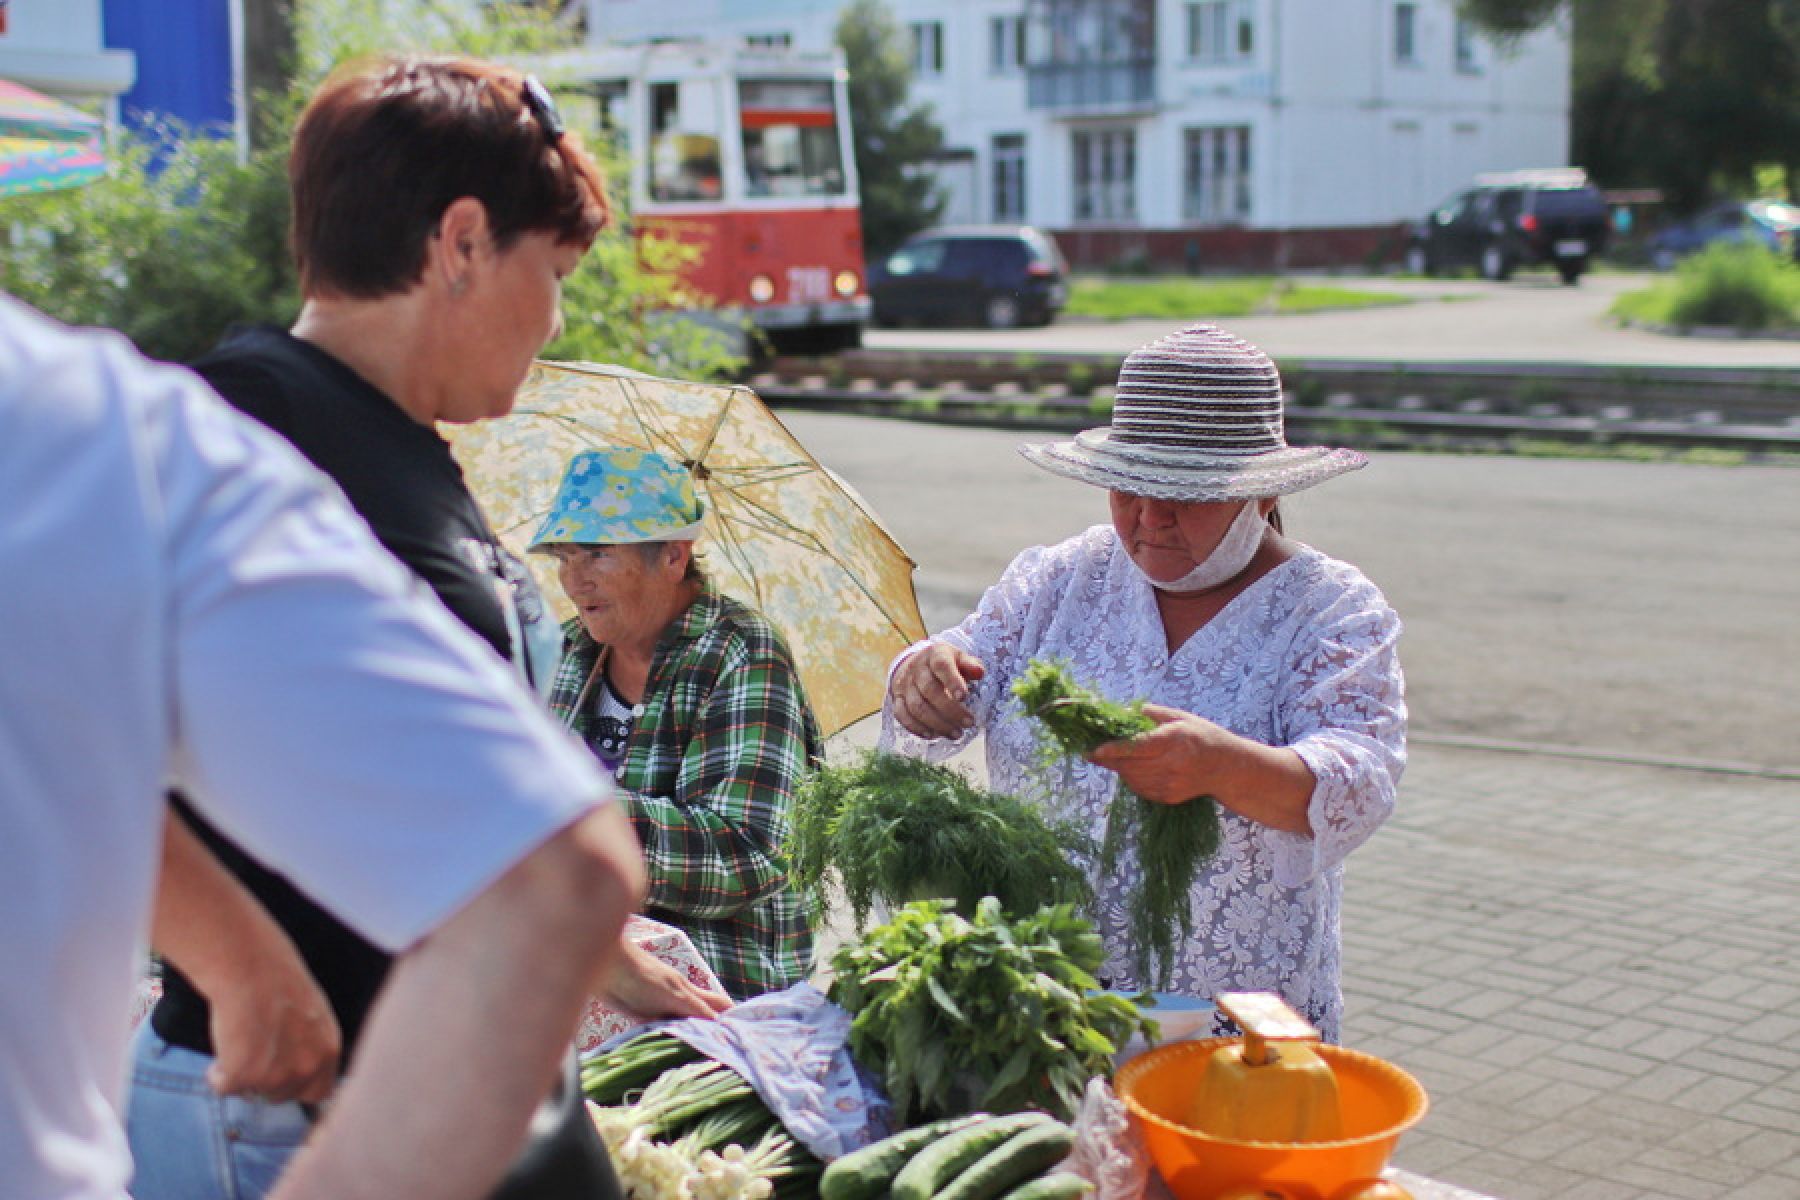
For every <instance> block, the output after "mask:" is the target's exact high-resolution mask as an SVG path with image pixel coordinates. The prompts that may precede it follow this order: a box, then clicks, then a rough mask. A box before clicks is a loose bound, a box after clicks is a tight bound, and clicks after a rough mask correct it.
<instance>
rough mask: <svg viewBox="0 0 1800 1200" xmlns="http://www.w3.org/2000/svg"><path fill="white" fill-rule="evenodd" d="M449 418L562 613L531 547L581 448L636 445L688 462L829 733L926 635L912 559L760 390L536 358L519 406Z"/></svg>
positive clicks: (458, 447)
mask: <svg viewBox="0 0 1800 1200" xmlns="http://www.w3.org/2000/svg"><path fill="white" fill-rule="evenodd" d="M443 432H444V434H445V435H446V436H447V437H448V438H449V439H450V443H451V449H452V451H453V452H454V454H455V455H456V458H457V461H458V462H460V463H461V464H462V468H463V472H464V474H465V475H466V476H467V478H468V482H469V487H470V489H471V490H472V491H473V492H474V493H475V497H476V499H477V500H479V501H480V502H481V505H482V507H483V508H484V509H485V510H486V511H487V514H488V519H489V520H490V521H492V522H493V525H494V531H495V533H497V534H498V535H499V536H500V539H501V540H502V541H503V542H505V543H506V545H507V546H508V548H510V549H511V550H512V551H513V552H514V553H516V554H519V555H521V556H523V557H525V560H526V561H527V562H528V563H530V565H531V568H532V571H533V572H534V573H535V574H536V576H537V580H538V583H539V585H540V586H541V587H542V588H543V589H544V595H545V597H546V599H547V600H549V602H550V604H551V606H552V607H553V608H554V609H555V610H556V612H557V613H558V615H559V616H560V617H562V618H564V619H566V618H568V617H569V616H571V615H572V614H573V609H572V608H571V607H570V606H569V604H568V601H567V599H566V598H565V597H564V596H563V594H562V589H561V588H560V587H559V586H558V585H557V582H556V571H555V564H554V562H553V561H550V560H547V559H546V558H545V557H544V556H542V555H529V556H525V554H524V551H525V544H526V542H527V541H529V540H530V537H531V534H532V532H533V531H534V530H535V529H536V528H537V525H538V523H539V522H540V521H541V520H542V519H543V517H544V515H545V514H546V513H547V512H548V511H549V510H550V504H551V501H552V499H553V498H554V496H555V494H556V485H557V482H558V481H559V480H560V479H561V478H562V472H563V468H564V467H565V466H566V465H567V464H568V461H569V459H570V457H571V456H573V455H574V454H575V453H576V452H577V451H579V450H585V449H590V448H595V447H601V446H638V447H642V448H644V449H647V450H655V451H657V452H658V453H661V454H663V455H666V456H667V457H669V458H672V459H675V460H676V461H678V462H681V463H685V464H687V465H688V466H689V467H691V468H692V469H693V472H694V480H695V486H696V488H697V489H698V490H699V492H700V498H701V500H702V501H704V502H705V504H706V529H705V532H704V533H703V534H702V537H701V540H700V550H701V553H702V562H703V563H704V564H705V566H706V568H707V570H708V572H709V573H710V575H711V576H712V578H713V580H714V582H715V583H716V584H717V585H718V586H719V588H720V589H721V590H722V591H725V592H728V593H730V594H732V595H734V596H737V597H738V598H740V599H742V600H744V601H745V602H747V603H749V604H751V605H753V606H755V607H756V608H757V609H758V610H759V611H761V612H762V614H763V615H764V616H766V617H767V618H768V619H769V620H770V622H771V623H773V624H774V625H775V627H776V628H777V629H778V630H780V631H781V634H782V636H783V637H784V638H786V639H787V643H788V647H789V649H791V650H792V651H793V653H794V658H795V661H796V664H797V665H798V667H799V670H800V680H801V682H802V683H803V684H804V685H805V687H806V694H807V697H808V698H809V699H810V700H811V701H812V706H813V712H814V714H815V715H816V716H817V717H818V720H819V726H820V728H821V729H823V730H824V732H825V734H826V735H827V736H829V735H830V734H833V733H836V732H837V731H838V730H840V729H842V728H844V727H845V726H846V725H849V724H850V723H851V722H853V721H856V720H859V719H860V718H862V717H865V716H867V715H869V714H870V713H872V712H875V711H877V710H878V709H879V708H880V707H881V694H882V689H883V685H884V683H885V680H886V673H887V666H888V663H889V662H891V661H892V660H893V657H894V655H895V654H897V653H899V651H900V650H901V649H903V648H904V647H906V646H907V645H909V644H911V643H912V642H913V641H916V640H917V639H919V638H922V637H924V636H925V626H924V622H923V621H922V620H921V619H920V617H919V605H918V600H917V598H916V597H915V595H914V594H913V585H912V571H913V567H914V565H915V564H914V563H913V561H912V559H911V558H909V557H907V555H906V552H905V551H904V550H902V549H901V548H900V546H899V544H898V543H896V542H895V541H894V539H893V537H892V536H891V535H890V534H889V533H888V532H887V530H886V529H885V528H883V527H882V524H881V521H880V519H879V518H878V517H876V516H875V514H874V513H873V512H872V511H870V509H869V508H868V507H867V506H866V505H865V504H864V503H863V501H862V499H861V497H859V496H858V495H856V493H855V492H854V491H852V490H851V488H850V487H849V485H848V484H846V483H844V482H843V481H842V480H841V479H839V478H838V477H837V476H835V475H834V474H832V473H831V471H829V470H828V469H827V468H826V467H824V466H823V465H821V464H820V463H819V462H818V460H817V459H815V458H813V456H812V455H811V454H809V453H807V451H806V448H805V447H804V446H802V445H801V444H800V442H799V441H798V440H797V439H796V438H795V437H794V435H793V434H791V433H789V432H788V430H787V428H786V427H785V426H783V425H782V424H781V422H780V421H779V420H777V419H776V417H775V415H774V414H773V413H771V412H770V411H769V410H768V409H767V408H766V407H764V405H763V403H762V401H761V400H759V399H757V397H756V394H755V393H754V392H752V391H751V390H750V389H749V388H746V387H732V386H725V385H720V384H703V383H685V382H681V381H678V380H672V379H658V378H656V377H654V376H650V375H643V374H639V373H638V372H635V371H629V370H625V369H624V368H621V367H609V366H598V365H594V364H590V363H539V364H537V366H536V367H534V368H533V369H532V372H531V375H530V376H529V377H528V378H527V379H526V381H525V386H524V387H523V388H522V389H521V390H520V392H519V399H518V403H517V405H516V406H515V407H514V409H513V412H512V414H511V415H510V416H506V417H501V418H499V419H497V420H492V421H480V422H477V423H475V424H473V425H464V426H457V427H446V428H445V429H444V431H443Z"/></svg>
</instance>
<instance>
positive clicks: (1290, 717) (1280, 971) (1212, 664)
mask: <svg viewBox="0 0 1800 1200" xmlns="http://www.w3.org/2000/svg"><path fill="white" fill-rule="evenodd" d="M1399 637H1400V619H1399V617H1398V616H1396V615H1395V613H1394V611H1393V609H1391V608H1389V607H1388V605H1387V601H1386V600H1385V599H1383V597H1382V595H1381V592H1380V591H1379V590H1378V589H1377V588H1376V587H1375V585H1374V584H1373V583H1371V582H1369V580H1368V579H1367V578H1365V577H1364V576H1363V574H1362V573H1361V572H1360V571H1358V570H1357V569H1356V568H1355V567H1352V566H1350V565H1348V564H1347V563H1342V562H1338V561H1336V560H1334V559H1331V558H1327V557H1326V556H1325V555H1323V554H1321V553H1319V552H1318V551H1317V550H1313V549H1311V548H1310V547H1303V548H1302V549H1301V551H1300V553H1298V554H1297V555H1295V556H1294V557H1293V558H1291V559H1289V560H1288V561H1287V562H1285V563H1283V564H1282V565H1281V566H1279V567H1277V568H1276V569H1275V570H1273V571H1271V572H1270V573H1269V574H1267V575H1265V576H1264V577H1263V578H1261V579H1259V580H1257V582H1256V583H1254V584H1252V585H1251V586H1250V587H1249V588H1248V589H1246V590H1245V591H1244V592H1243V593H1242V594H1241V595H1239V596H1237V597H1236V598H1235V599H1234V600H1232V602H1231V603H1230V604H1229V605H1227V606H1226V608H1225V609H1224V611H1222V612H1221V613H1219V615H1218V616H1216V617H1214V618H1213V619H1212V620H1211V621H1210V622H1208V623H1207V624H1206V625H1205V626H1204V627H1202V628H1201V629H1200V630H1199V631H1198V632H1197V633H1195V634H1194V635H1193V636H1192V637H1191V638H1189V639H1188V641H1187V643H1186V644H1185V645H1183V646H1182V647H1181V648H1180V649H1179V650H1177V651H1176V652H1175V653H1174V654H1172V655H1171V654H1168V653H1166V652H1165V646H1166V640H1165V638H1164V635H1163V630H1162V622H1161V619H1160V617H1159V616H1158V614H1157V611H1156V604H1155V600H1154V598H1153V595H1152V592H1151V588H1150V585H1149V584H1148V583H1147V582H1146V581H1145V579H1144V577H1143V576H1142V575H1141V574H1140V573H1139V572H1138V570H1137V568H1136V567H1135V566H1134V565H1133V564H1132V562H1131V560H1130V559H1129V557H1127V555H1126V553H1125V551H1124V549H1123V547H1122V546H1121V545H1120V543H1119V539H1118V536H1117V535H1116V534H1115V533H1114V532H1113V530H1112V527H1111V526H1109V525H1096V526H1095V527H1093V528H1092V529H1089V530H1088V531H1087V532H1086V533H1083V534H1080V535H1078V536H1076V537H1073V538H1071V539H1069V540H1068V541H1066V542H1064V543H1062V544H1061V545H1058V546H1051V547H1041V546H1040V547H1036V548H1033V549H1031V550H1027V551H1025V552H1024V553H1023V554H1021V555H1020V556H1019V557H1018V558H1017V559H1015V560H1014V561H1013V563H1012V565H1011V566H1010V567H1008V568H1007V570H1006V573H1005V574H1004V575H1003V576H1002V577H1001V579H1000V581H999V582H998V583H997V584H995V585H994V586H993V587H991V588H989V589H988V591H987V594H986V595H984V596H983V597H982V598H981V605H980V607H979V608H978V609H977V610H976V611H975V613H973V614H972V615H971V616H969V617H968V618H967V619H966V620H964V621H963V623H962V624H961V625H959V626H957V627H956V628H955V629H951V630H948V631H946V632H944V633H942V634H940V635H938V638H939V640H942V641H946V642H950V643H952V644H954V645H957V646H960V647H962V648H963V649H965V650H967V651H968V652H969V653H971V654H973V655H975V656H976V657H977V658H979V659H980V660H981V661H982V662H983V663H984V664H985V665H986V666H987V675H986V677H985V678H983V679H982V680H981V681H980V682H979V683H977V684H976V685H975V687H974V694H973V696H972V699H971V707H972V708H973V710H974V712H975V715H976V719H977V727H976V730H975V731H971V732H970V733H969V734H967V735H965V736H964V737H963V738H961V739H958V740H954V741H952V740H949V739H942V740H929V741H928V740H925V739H922V738H917V737H914V736H913V735H911V734H909V733H907V732H906V731H905V730H904V729H902V728H901V727H900V725H899V724H898V723H897V722H896V721H895V720H894V717H893V712H892V708H891V705H890V706H889V707H888V708H885V709H884V710H883V712H882V734H881V745H882V747H883V748H884V749H891V750H896V751H899V752H901V753H907V754H914V755H920V756H923V757H927V758H930V759H933V760H941V759H944V758H948V757H949V756H950V755H952V754H954V753H956V752H957V751H958V750H960V749H962V748H963V747H964V746H966V745H967V744H968V743H969V741H970V740H972V739H973V738H974V736H975V734H976V733H977V732H982V733H985V734H986V736H987V741H986V752H987V764H988V773H989V782H990V786H992V787H994V788H996V789H997V790H1001V791H1010V792H1013V793H1015V794H1018V795H1032V794H1038V795H1040V796H1041V793H1042V790H1043V788H1042V783H1041V776H1040V775H1039V774H1037V773H1036V772H1035V770H1034V765H1033V755H1034V753H1035V748H1036V742H1035V737H1036V730H1037V726H1036V723H1035V722H1032V721H1030V720H1027V719H1026V718H1025V717H1024V716H1023V715H1022V714H1021V713H1020V711H1019V707H1018V702H1017V701H1016V700H1014V699H1013V697H1012V693H1011V690H1010V689H1011V685H1012V681H1013V680H1014V679H1015V678H1016V677H1017V676H1018V675H1019V673H1020V672H1021V671H1023V670H1024V668H1025V665H1026V664H1027V663H1028V662H1030V661H1031V660H1032V659H1033V658H1039V657H1056V658H1062V659H1065V660H1067V661H1068V662H1069V663H1070V664H1071V665H1072V667H1073V671H1074V674H1075V676H1076V678H1077V679H1078V680H1080V681H1081V682H1082V683H1084V684H1086V685H1087V686H1089V687H1092V688H1095V689H1096V690H1098V691H1100V692H1102V693H1104V694H1105V695H1107V696H1109V697H1111V698H1112V699H1115V700H1121V701H1127V700H1132V699H1137V698H1143V699H1146V700H1150V701H1153V702H1155V703H1158V704H1164V705H1168V706H1170V707H1172V708H1179V709H1182V710H1184V711H1186V712H1191V713H1196V714H1198V715H1200V716H1202V717H1205V718H1207V719H1208V720H1211V721H1214V722H1217V723H1218V724H1220V725H1222V726H1224V727H1225V728H1227V729H1230V730H1231V731H1233V732H1234V733H1237V734H1240V735H1242V736H1244V737H1248V738H1253V739H1255V740H1256V741H1259V742H1263V743H1264V744H1267V745H1272V746H1287V747H1291V748H1292V749H1293V750H1295V751H1296V752H1298V753H1299V755H1300V757H1301V758H1302V759H1304V760H1305V762H1306V765H1307V766H1308V767H1309V768H1311V770H1312V773H1313V775H1314V777H1315V778H1316V779H1317V781H1318V782H1317V784H1316V786H1315V787H1314V789H1313V794H1312V800H1311V803H1310V806H1309V809H1308V815H1309V816H1310V818H1311V824H1312V828H1313V834H1312V836H1310V837H1308V836H1303V835H1300V834H1294V833H1284V832H1282V831H1280V830H1276V829H1271V828H1269V827H1268V826H1266V825H1260V824H1257V823H1255V822H1253V821H1250V820H1249V819H1247V818H1245V817H1240V816H1238V815H1237V814H1235V813H1232V812H1230V811H1228V810H1223V809H1221V818H1222V820H1223V825H1224V840H1223V845H1222V847H1221V849H1220V852H1219V854H1218V855H1217V856H1216V857H1215V858H1214V859H1213V861H1212V862H1211V863H1209V864H1208V865H1207V866H1206V867H1205V868H1203V869H1202V872H1201V876H1200V879H1199V881H1198V882H1197V883H1196V885H1195V887H1194V892H1193V920H1194V931H1195V933H1194V937H1193V939H1192V940H1191V941H1190V942H1189V943H1188V945H1187V947H1186V948H1185V950H1184V952H1183V954H1182V956H1181V960H1180V961H1179V962H1178V963H1177V965H1176V968H1175V972H1174V978H1173V981H1172V986H1173V988H1174V990H1176V991H1178V992H1182V993H1186V994H1190V995H1196V996H1212V995H1215V994H1216V993H1218V992H1220V991H1230V990H1272V991H1278V992H1280V993H1281V994H1282V995H1283V996H1285V997H1286V998H1287V1000H1288V1002H1289V1003H1290V1004H1293V1005H1294V1006H1295V1007H1296V1008H1298V1009H1299V1010H1300V1011H1301V1012H1302V1013H1303V1014H1305V1015H1306V1017H1307V1018H1308V1019H1309V1020H1311V1021H1312V1022H1313V1023H1314V1024H1315V1025H1317V1026H1318V1027H1319V1029H1320V1032H1321V1033H1323V1034H1324V1036H1325V1037H1326V1039H1327V1040H1332V1041H1335V1040H1336V1039H1337V1036H1338V1028H1339V1023H1340V1020H1341V1017H1342V1011H1343V996H1342V993H1341V991H1340V989H1339V984H1338V978H1339V965H1338V962H1339V956H1340V947H1339V936H1338V910H1339V903H1340V899H1341V894H1342V888H1343V864H1344V859H1345V857H1346V856H1347V855H1348V854H1349V853H1350V852H1351V851H1352V850H1354V849H1356V847H1358V846H1360V845H1361V844H1362V843H1363V841H1364V840H1366V839H1367V838H1368V837H1369V835H1370V834H1372V833H1374V832H1375V830H1376V828H1377V827H1378V826H1379V825H1380V824H1381V823H1382V822H1383V821H1384V820H1386V819H1387V817H1388V814H1390V813H1391V812H1392V811H1393V809H1394V793H1395V788H1396V786H1397V785H1398V783H1399V780H1400V773H1401V771H1402V769H1403V768H1404V767H1405V764H1406V704H1405V699H1404V686H1403V683H1402V679H1401V675H1400V661H1399V658H1398V656H1397V654H1396V643H1397V642H1398V640H1399ZM908 653H911V651H908ZM1117 779H1118V777H1117V776H1116V775H1115V774H1114V773H1112V772H1111V771H1106V770H1102V769H1101V768H1099V767H1096V766H1093V765H1092V764H1089V763H1086V762H1080V763H1077V764H1076V765H1075V766H1074V767H1072V768H1070V770H1069V773H1068V774H1066V775H1065V776H1064V777H1063V779H1062V781H1061V782H1062V791H1061V794H1059V795H1057V796H1053V797H1046V798H1044V799H1045V802H1046V804H1047V805H1048V806H1049V807H1050V808H1051V810H1052V811H1053V812H1055V813H1057V814H1058V815H1061V816H1070V817H1074V818H1075V819H1077V820H1079V821H1080V822H1081V823H1082V824H1084V825H1085V826H1086V827H1088V829H1089V830H1090V831H1091V833H1092V834H1093V836H1094V838H1095V840H1096V842H1098V840H1099V837H1100V834H1101V831H1102V830H1103V829H1104V827H1105V823H1106V811H1107V806H1108V805H1109V804H1110V803H1111V801H1112V797H1113V794H1114V789H1115V784H1116V781H1117ZM1136 871H1137V868H1136V866H1135V863H1133V862H1131V861H1130V860H1129V859H1128V860H1127V861H1126V862H1124V864H1123V865H1122V866H1121V868H1120V870H1119V872H1117V873H1116V876H1115V877H1113V878H1108V879H1096V881H1095V890H1096V893H1097V896H1098V900H1099V909H1098V913H1097V918H1098V921H1099V926H1100V932H1101V935H1102V936H1103V937H1104V939H1105V941H1106V945H1107V947H1108V961H1107V965H1106V970H1107V971H1108V973H1109V978H1110V981H1111V984H1112V986H1114V987H1119V988H1126V989H1132V988H1135V987H1137V986H1138V985H1139V981H1137V980H1136V979H1134V978H1133V975H1132V970H1131V965H1130V964H1131V957H1132V955H1131V941H1130V919H1129V917H1128V915H1127V913H1126V911H1125V907H1124V904H1125V899H1124V898H1125V896H1126V895H1127V894H1129V892H1130V890H1131V889H1132V887H1133V886H1134V885H1135V883H1136V879H1135V875H1136Z"/></svg>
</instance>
